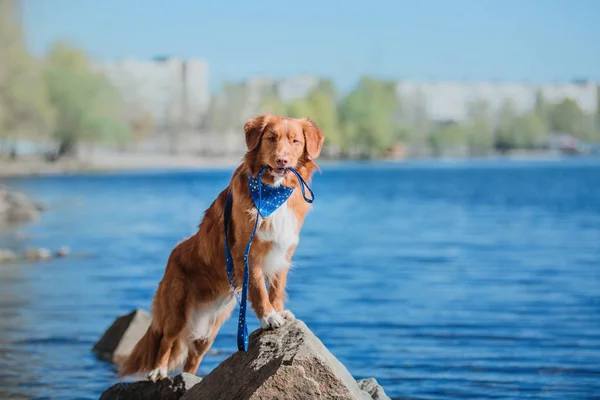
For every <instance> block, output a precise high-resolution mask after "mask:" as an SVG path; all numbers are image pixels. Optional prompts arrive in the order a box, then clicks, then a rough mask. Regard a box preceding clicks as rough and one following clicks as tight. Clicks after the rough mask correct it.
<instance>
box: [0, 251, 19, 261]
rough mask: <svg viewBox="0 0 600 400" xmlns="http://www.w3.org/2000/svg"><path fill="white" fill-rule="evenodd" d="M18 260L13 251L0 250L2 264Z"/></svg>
mask: <svg viewBox="0 0 600 400" xmlns="http://www.w3.org/2000/svg"><path fill="white" fill-rule="evenodd" d="M16 259H17V255H16V254H15V253H14V252H13V251H12V250H9V249H0V262H10V261H15V260H16Z"/></svg>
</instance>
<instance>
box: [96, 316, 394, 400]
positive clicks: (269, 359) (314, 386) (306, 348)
mask: <svg viewBox="0 0 600 400" xmlns="http://www.w3.org/2000/svg"><path fill="white" fill-rule="evenodd" d="M150 319H151V317H150V315H149V314H148V313H147V312H145V311H143V310H135V311H132V312H131V313H129V314H126V315H123V316H121V317H119V318H118V319H117V320H116V321H115V322H114V323H113V325H112V326H111V327H110V328H109V329H108V330H107V331H106V332H105V334H104V335H103V337H102V338H101V339H100V341H98V343H96V345H95V346H94V349H93V352H94V353H96V354H97V355H98V356H99V357H100V358H101V359H103V360H106V361H109V362H112V363H114V364H116V365H119V364H120V363H121V362H122V361H123V360H124V359H125V357H126V356H127V355H128V354H129V352H131V350H132V349H133V346H134V345H135V343H136V342H137V340H138V339H139V337H141V336H142V335H143V334H144V332H145V330H146V329H147V327H148V326H149V325H150ZM150 398H152V399H157V400H178V399H181V400H204V399H210V400H219V399H223V400H226V399H240V400H243V399H261V400H267V399H273V400H275V399H278V400H286V399H290V400H291V399H348V400H390V398H389V397H388V396H387V395H386V393H385V390H384V389H383V388H382V387H381V385H379V383H378V382H377V380H376V379H374V378H368V379H361V380H358V381H357V380H355V379H354V378H353V377H352V375H351V374H350V372H349V371H348V370H347V369H346V367H345V366H344V365H343V364H342V363H341V362H340V361H339V360H338V359H337V358H335V357H334V356H333V354H331V353H330V352H329V350H328V349H327V348H326V347H325V346H324V345H323V343H322V342H321V341H320V340H319V339H318V338H317V337H316V336H315V335H314V333H312V331H311V330H310V329H309V328H308V327H307V326H306V324H304V322H302V321H300V320H298V319H296V320H290V321H288V322H287V323H286V324H285V325H284V326H282V327H280V328H278V329H275V330H263V329H257V330H256V331H254V332H253V333H252V334H251V335H250V343H249V347H248V351H245V352H240V351H238V352H235V353H233V354H232V355H231V356H230V357H229V358H227V359H226V360H224V361H223V362H222V363H221V364H219V365H218V366H217V367H216V368H215V369H214V370H213V371H211V372H210V373H209V374H208V375H207V376H205V377H203V378H200V377H197V376H194V375H190V374H185V373H184V374H180V375H175V376H171V377H169V378H166V379H163V380H160V381H158V382H156V383H152V382H151V381H149V380H145V379H142V380H139V381H137V382H119V383H116V384H115V385H113V386H111V387H109V388H108V389H106V390H105V391H104V392H103V393H102V395H101V396H100V400H117V399H150Z"/></svg>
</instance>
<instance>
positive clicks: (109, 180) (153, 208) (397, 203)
mask: <svg viewBox="0 0 600 400" xmlns="http://www.w3.org/2000/svg"><path fill="white" fill-rule="evenodd" d="M230 173H231V171H229V170H225V171H205V172H168V173H167V172H164V173H137V174H132V173H129V174H112V175H89V176H65V177H45V178H33V179H20V180H15V181H12V182H10V184H11V186H12V187H14V188H16V189H20V190H24V191H26V192H28V193H30V194H31V195H33V196H35V197H37V198H39V199H40V200H42V201H44V202H45V203H46V204H47V205H48V206H49V207H50V209H49V210H48V211H47V212H46V213H45V214H44V215H43V217H42V219H41V220H40V221H39V223H37V224H33V225H27V226H24V227H21V228H19V230H18V231H17V232H8V233H7V232H4V233H3V234H2V236H1V237H0V244H2V245H12V246H25V245H39V246H43V247H50V248H53V249H55V248H58V247H59V246H62V245H68V246H69V247H71V249H72V251H73V256H72V257H70V258H66V259H58V260H53V261H50V262H45V263H38V264H20V265H9V266H6V265H3V266H1V267H0V278H1V279H0V367H1V368H0V398H3V399H4V398H15V399H16V398H51V399H76V398H81V399H97V398H98V396H99V395H100V393H101V392H102V391H103V390H104V389H105V388H107V387H108V386H109V385H111V384H113V383H115V382H116V381H117V379H116V375H115V370H114V368H113V367H112V366H111V365H109V364H107V363H105V362H102V361H99V360H98V359H96V357H95V356H94V355H93V354H92V353H91V352H90V350H91V348H92V346H93V344H94V342H95V341H96V340H98V338H99V337H100V336H101V335H102V333H103V331H104V330H105V329H106V328H107V327H108V326H109V325H110V324H111V323H112V321H113V319H114V318H115V317H116V316H118V315H120V314H123V313H127V312H129V311H130V310H132V309H134V308H136V307H142V308H145V309H148V307H149V305H150V301H151V298H152V295H153V292H154V290H155V288H156V286H157V284H158V282H159V280H160V279H161V277H162V273H163V270H164V265H165V262H166V260H167V257H168V255H169V252H170V250H171V248H172V247H173V246H174V245H175V244H176V243H177V242H179V241H180V240H181V239H183V238H184V237H186V236H188V235H189V234H190V233H192V232H193V231H194V230H195V227H196V226H197V224H198V222H199V221H200V218H201V217H202V213H203V211H204V210H205V209H206V208H207V207H208V206H209V205H210V203H211V202H212V201H213V199H214V198H215V196H216V195H217V194H218V193H219V191H220V190H222V189H223V188H224V187H225V186H226V185H227V183H228V180H229V177H230ZM312 186H313V189H314V191H315V194H316V201H315V203H314V209H313V211H312V212H311V213H310V214H309V216H308V217H307V220H306V223H305V226H304V228H303V231H302V234H301V240H300V245H299V248H298V250H297V252H296V256H295V264H296V268H295V269H294V271H293V273H291V275H290V277H289V286H288V289H289V297H290V302H289V308H290V309H291V310H292V311H293V312H294V313H295V314H296V316H297V317H298V318H301V319H302V320H304V321H305V322H306V323H307V325H308V326H309V327H310V328H311V329H312V330H313V331H314V332H315V333H316V334H317V335H318V336H319V337H320V338H321V340H322V341H323V342H324V344H325V345H326V346H328V348H329V349H330V350H331V351H332V353H333V354H334V355H335V356H337V357H338V358H339V359H340V360H341V361H342V362H343V363H344V364H345V365H346V366H347V367H348V369H349V371H350V372H351V373H352V374H353V375H354V376H355V377H357V378H363V377H375V378H377V380H378V381H379V382H380V383H381V384H382V385H383V386H384V388H385V390H386V391H387V393H388V394H389V395H390V396H392V397H394V398H403V399H404V398H410V399H442V398H443V399H452V398H481V399H484V398H494V399H515V398H547V399H589V398H594V397H595V398H598V397H600V162H598V161H560V162H536V163H526V162H518V163H517V162H513V163H507V162H503V161H489V162H478V163H476V162H458V163H446V164H443V163H432V162H424V163H411V164H400V165H394V164H381V163H380V164H370V163H369V164H339V165H337V164H324V165H323V172H322V174H320V175H316V176H315V179H314V184H313V185H312ZM17 236H18V237H21V239H16V237H17ZM23 237H25V238H24V239H23ZM0 247H1V246H0ZM236 311H237V310H236ZM234 315H235V314H234ZM235 322H236V321H235V318H231V319H230V320H229V321H228V322H227V323H226V324H225V325H224V327H223V328H222V330H221V333H220V334H219V336H218V338H217V340H216V342H215V344H214V349H216V350H218V353H217V354H211V355H209V356H207V357H206V359H205V361H204V363H203V364H202V365H201V367H200V370H199V374H201V375H204V374H206V373H208V372H210V371H211V370H212V369H213V368H214V367H215V366H216V365H217V364H218V363H219V362H220V361H222V360H223V359H224V358H226V357H228V356H229V355H230V354H231V353H232V352H233V351H234V350H235ZM249 323H250V326H249V328H250V329H255V328H257V327H258V323H257V321H256V318H255V317H254V315H253V314H251V318H249Z"/></svg>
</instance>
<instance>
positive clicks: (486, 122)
mask: <svg viewBox="0 0 600 400" xmlns="http://www.w3.org/2000/svg"><path fill="white" fill-rule="evenodd" d="M467 115H468V122H467V126H466V129H467V138H466V139H467V142H468V145H469V152H470V153H471V154H482V153H487V152H489V151H490V150H491V149H492V148H493V145H494V130H493V127H492V112H491V110H490V106H489V104H488V103H487V102H486V101H484V100H476V101H474V102H472V103H471V104H469V107H468V112H467Z"/></svg>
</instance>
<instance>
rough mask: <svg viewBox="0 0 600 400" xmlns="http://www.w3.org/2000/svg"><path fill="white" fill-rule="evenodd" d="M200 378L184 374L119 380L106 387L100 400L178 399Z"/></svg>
mask: <svg viewBox="0 0 600 400" xmlns="http://www.w3.org/2000/svg"><path fill="white" fill-rule="evenodd" d="M201 380H202V379H201V378H199V377H197V376H196V375H192V374H186V373H185V372H184V373H183V374H181V375H175V376H170V377H168V378H165V379H161V380H160V381H158V382H152V381H148V380H146V381H138V382H129V383H126V382H120V383H117V384H115V385H113V386H111V387H109V388H108V389H106V390H105V391H104V392H103V393H102V395H100V400H148V399H152V400H179V399H180V398H181V396H183V395H184V393H185V392H186V391H187V390H189V389H190V388H191V387H193V386H194V385H196V384H197V383H198V382H200V381H201Z"/></svg>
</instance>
